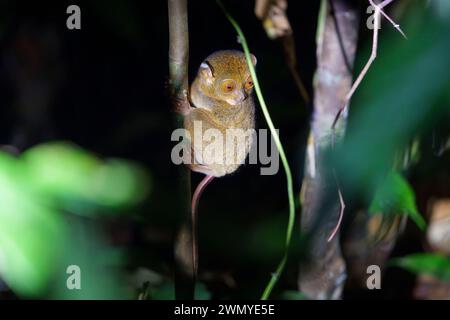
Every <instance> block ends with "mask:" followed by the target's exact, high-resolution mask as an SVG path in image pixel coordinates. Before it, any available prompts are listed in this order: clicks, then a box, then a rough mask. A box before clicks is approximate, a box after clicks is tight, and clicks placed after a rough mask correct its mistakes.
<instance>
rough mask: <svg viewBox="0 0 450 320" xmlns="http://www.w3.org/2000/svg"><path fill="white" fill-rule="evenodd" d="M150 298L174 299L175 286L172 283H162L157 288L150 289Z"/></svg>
mask: <svg viewBox="0 0 450 320" xmlns="http://www.w3.org/2000/svg"><path fill="white" fill-rule="evenodd" d="M151 299H152V300H174V299H175V286H174V285H173V283H172V284H171V283H164V284H162V285H161V286H159V287H158V288H157V289H155V290H153V291H152V294H151Z"/></svg>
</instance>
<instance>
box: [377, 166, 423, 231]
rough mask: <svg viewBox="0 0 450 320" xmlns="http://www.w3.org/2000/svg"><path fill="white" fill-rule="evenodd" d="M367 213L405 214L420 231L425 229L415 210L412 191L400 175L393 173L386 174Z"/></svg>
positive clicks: (421, 218)
mask: <svg viewBox="0 0 450 320" xmlns="http://www.w3.org/2000/svg"><path fill="white" fill-rule="evenodd" d="M369 213H371V214H385V215H399V214H406V215H408V216H409V217H410V218H411V219H412V220H413V221H414V222H415V223H416V225H417V226H418V227H419V228H420V229H422V230H424V229H425V227H426V222H425V220H424V219H423V217H422V216H421V215H420V213H419V211H418V209H417V206H416V199H415V196H414V191H413V189H412V188H411V186H410V185H409V183H408V181H406V180H405V178H403V176H402V175H401V174H399V173H397V172H394V171H391V172H389V173H388V174H387V176H386V178H385V179H384V180H383V182H382V183H381V184H380V185H379V187H378V189H377V190H376V192H375V196H374V198H373V201H372V203H371V205H370V207H369Z"/></svg>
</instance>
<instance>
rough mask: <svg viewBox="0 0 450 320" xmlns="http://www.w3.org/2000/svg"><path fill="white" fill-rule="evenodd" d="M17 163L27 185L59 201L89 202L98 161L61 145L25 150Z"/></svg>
mask: <svg viewBox="0 0 450 320" xmlns="http://www.w3.org/2000/svg"><path fill="white" fill-rule="evenodd" d="M21 160H22V161H23V163H24V165H25V170H27V173H28V176H29V179H30V183H32V184H33V185H34V186H35V188H36V189H38V190H39V191H40V192H44V193H47V194H51V195H53V196H58V197H62V198H65V199H67V198H80V199H90V198H92V188H91V185H92V183H91V181H92V177H93V176H94V175H95V173H96V171H97V170H98V169H99V168H100V167H101V162H100V160H99V159H97V158H95V157H94V156H91V155H90V154H88V153H87V152H85V151H84V150H82V149H81V148H78V147H76V146H74V145H71V144H68V143H63V142H51V143H46V144H41V145H38V146H36V147H33V148H31V149H29V150H27V151H26V152H25V153H24V154H23V155H22V156H21Z"/></svg>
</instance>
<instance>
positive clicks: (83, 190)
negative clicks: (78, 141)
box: [21, 142, 149, 215]
mask: <svg viewBox="0 0 450 320" xmlns="http://www.w3.org/2000/svg"><path fill="white" fill-rule="evenodd" d="M21 160H22V162H23V164H24V170H26V172H27V174H28V177H29V182H30V184H32V185H33V186H34V188H35V189H36V190H37V191H38V192H39V193H43V194H46V195H47V196H50V197H55V198H56V199H58V200H59V202H60V203H59V204H60V205H62V206H66V208H68V209H69V210H71V211H72V212H75V213H78V214H83V215H91V214H92V213H93V212H96V209H98V207H107V208H108V209H116V208H119V207H122V206H128V205H134V204H136V203H137V202H138V201H139V200H142V198H143V197H144V196H145V195H146V194H147V191H148V183H147V181H148V180H149V178H148V175H146V174H145V173H144V171H143V169H142V168H140V167H139V166H138V165H136V164H134V163H131V162H127V161H125V160H120V159H110V160H107V161H101V160H100V159H98V158H96V157H95V156H93V155H91V154H89V153H88V152H86V151H84V150H83V149H81V148H78V147H76V146H74V145H71V144H68V143H63V142H52V143H47V144H42V145H39V146H36V147H34V148H32V149H30V150H28V151H26V152H25V153H24V154H23V156H22V157H21ZM109 212H111V210H110V211H109Z"/></svg>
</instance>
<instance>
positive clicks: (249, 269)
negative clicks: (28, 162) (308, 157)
mask: <svg viewBox="0 0 450 320" xmlns="http://www.w3.org/2000/svg"><path fill="white" fill-rule="evenodd" d="M224 3H225V5H226V6H227V8H228V9H229V10H230V12H231V13H232V15H233V16H234V17H235V19H236V20H237V21H238V22H239V24H240V25H241V27H242V29H243V31H244V33H245V35H246V36H247V40H248V42H249V46H250V48H251V51H252V53H253V54H255V56H256V57H257V59H258V65H257V72H258V74H259V75H260V83H261V86H262V89H263V92H264V95H265V98H266V101H267V102H268V105H269V109H270V112H271V114H272V117H273V120H274V122H275V125H276V127H277V128H280V134H281V139H282V141H283V144H284V146H285V148H286V150H287V154H288V158H289V162H290V165H291V167H292V169H293V175H294V179H295V181H294V190H299V189H300V182H301V179H302V168H303V158H304V148H305V140H306V135H307V132H308V122H309V110H310V106H306V105H305V104H304V103H303V101H302V99H301V97H300V95H299V93H298V91H297V90H296V87H295V86H294V84H293V81H292V80H291V78H290V74H289V71H288V68H287V67H286V65H285V62H284V59H283V54H282V50H281V46H280V44H279V43H278V42H276V41H271V40H269V39H268V38H267V36H266V34H265V32H264V30H263V28H262V26H261V23H260V21H259V20H257V18H256V17H255V16H254V14H253V6H254V2H253V1H237V0H229V1H224ZM70 4H77V5H79V6H80V8H81V30H68V29H67V28H66V19H67V17H68V14H66V8H67V6H68V5H70ZM289 5H290V7H289V10H288V14H289V18H290V21H291V23H292V27H293V29H294V34H295V40H296V44H297V54H298V55H297V56H298V60H299V65H300V66H299V68H300V73H301V75H302V77H303V80H304V82H305V83H306V85H307V87H308V90H309V91H310V92H311V87H312V85H311V84H312V77H313V72H314V70H315V32H316V23H317V14H318V6H319V1H307V2H306V1H290V3H289ZM189 28H190V30H189V32H190V39H189V40H190V62H189V70H190V79H191V80H192V79H193V77H194V76H195V73H196V69H197V67H198V66H199V65H200V63H201V62H202V59H203V58H205V57H206V56H208V55H209V54H210V53H212V52H214V51H216V50H219V49H240V45H239V44H238V43H237V41H236V39H237V38H236V34H235V32H234V29H233V28H232V27H231V25H230V24H229V22H228V21H227V20H226V18H225V17H224V15H223V13H222V12H221V11H220V9H219V8H218V6H217V5H216V3H215V2H214V1H206V0H191V1H189ZM361 34H362V37H361V39H360V41H361V44H363V45H365V44H366V42H367V41H366V40H367V36H368V34H367V31H362V33H361ZM0 47H1V50H0V117H1V119H2V122H1V126H0V143H1V144H13V145H15V146H16V147H18V148H19V149H20V150H25V149H27V148H29V147H30V146H33V145H35V144H38V143H41V142H44V141H49V140H69V141H72V142H74V143H76V144H78V145H80V146H82V147H83V148H86V149H88V150H90V151H92V152H94V153H96V154H98V155H100V156H105V157H106V156H107V157H123V158H127V159H132V160H136V161H138V162H140V163H141V164H143V165H144V166H145V167H146V168H147V169H148V171H149V173H150V175H151V177H152V184H153V192H152V194H151V196H150V197H149V199H148V200H147V201H146V202H145V204H144V205H142V206H141V207H139V208H138V209H136V211H135V212H130V214H129V215H127V216H124V217H122V218H114V219H112V218H111V219H109V220H108V221H106V222H105V228H106V229H107V230H108V232H109V233H110V237H111V243H112V244H114V245H117V246H122V247H125V248H126V249H127V252H128V256H129V262H128V269H129V271H130V272H133V270H135V269H136V268H137V267H145V268H149V269H151V270H154V271H156V272H157V273H159V274H162V275H164V276H165V277H167V278H168V279H169V281H170V279H171V273H172V268H173V260H172V238H173V236H174V232H175V230H174V226H175V225H176V224H175V221H176V219H177V216H176V214H175V213H176V212H177V208H178V204H177V203H176V201H174V199H176V197H175V196H174V192H175V191H174V190H176V185H177V183H176V177H177V170H176V169H177V168H176V167H175V166H174V165H173V164H172V163H171V160H170V150H171V148H172V146H173V145H174V143H172V142H171V141H170V134H171V128H172V124H173V114H172V113H171V112H170V110H169V106H168V103H167V95H166V81H167V73H168V66H167V60H168V56H167V53H168V19H167V4H166V2H165V1H161V0H158V1H124V0H114V1H100V0H95V1H70V2H69V1H33V2H31V1H2V2H1V3H0ZM364 53H365V52H364ZM365 58H366V57H360V60H361V61H363V60H364V59H365ZM359 64H361V63H360V62H359ZM257 126H258V127H259V128H265V127H266V124H265V122H264V119H263V116H262V114H261V113H260V111H259V109H258V111H257ZM280 167H281V163H280ZM199 178H200V176H197V175H194V176H193V182H194V184H195V183H197V182H198V181H199ZM285 188H286V186H285V176H284V172H283V170H280V171H279V173H278V174H277V175H275V176H261V175H259V167H258V166H257V165H247V166H244V167H242V168H241V169H240V170H239V171H238V172H236V173H235V174H233V175H231V176H227V177H224V178H222V179H219V180H217V181H214V182H213V183H212V184H211V185H210V186H209V187H208V190H207V191H206V192H205V194H204V196H203V198H202V201H201V203H200V226H199V230H200V269H201V276H200V280H201V281H203V282H205V283H206V284H207V286H208V288H209V290H210V291H212V292H214V295H213V297H215V298H227V297H233V298H245V297H247V298H248V297H258V296H259V294H260V292H261V291H262V289H263V286H264V284H265V283H266V281H268V279H269V275H270V272H271V271H272V270H274V268H275V266H276V263H277V262H278V261H279V259H280V258H281V254H282V249H283V241H284V232H285V227H286V222H287V212H288V201H287V193H286V192H285ZM265 235H271V236H270V237H267V236H265ZM417 247H418V244H417V243H415V242H414V241H410V242H408V243H407V244H403V246H401V248H400V249H399V250H400V251H399V252H401V253H405V252H409V251H411V250H413V249H416V248H417ZM297 267H298V263H297V261H296V256H295V255H294V256H293V257H292V259H291V260H290V262H289V264H288V269H287V272H286V274H285V276H284V277H283V279H282V284H281V285H280V286H279V287H278V288H277V291H279V292H282V291H285V290H296V281H297V279H296V276H297ZM393 272H394V273H389V272H388V274H387V278H386V282H384V287H383V290H382V291H381V292H377V293H364V294H366V295H373V296H377V297H408V296H409V294H410V289H411V286H412V284H413V280H414V278H413V277H412V276H409V275H408V274H407V273H406V272H404V271H399V270H395V271H393ZM394 289H395V290H394ZM279 292H278V293H279ZM346 294H348V296H349V297H351V298H357V297H362V296H364V294H362V293H360V292H358V295H357V294H356V293H353V292H352V291H351V290H350V291H348V292H347V293H346ZM394 295H395V296H394Z"/></svg>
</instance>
